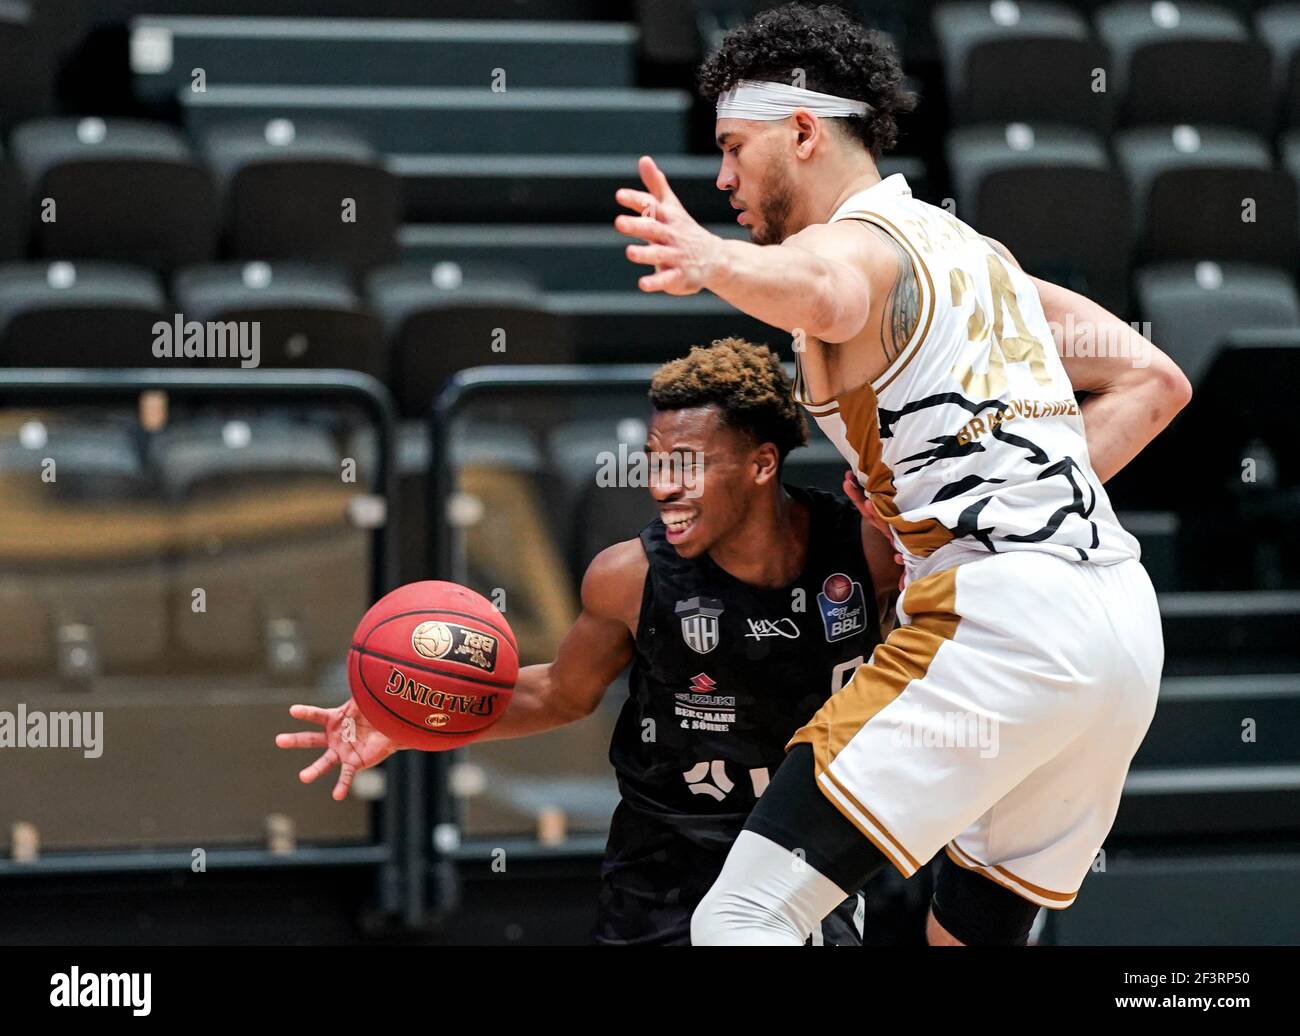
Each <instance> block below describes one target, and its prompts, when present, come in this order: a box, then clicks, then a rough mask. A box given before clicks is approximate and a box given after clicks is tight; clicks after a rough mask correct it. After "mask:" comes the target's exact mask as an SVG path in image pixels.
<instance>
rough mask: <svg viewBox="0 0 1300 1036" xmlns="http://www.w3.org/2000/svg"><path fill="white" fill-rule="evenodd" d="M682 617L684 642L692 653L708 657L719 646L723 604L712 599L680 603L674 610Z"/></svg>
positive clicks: (702, 598)
mask: <svg viewBox="0 0 1300 1036" xmlns="http://www.w3.org/2000/svg"><path fill="white" fill-rule="evenodd" d="M674 610H675V611H676V612H677V614H678V615H680V616H681V617H682V640H684V641H686V646H687V647H688V648H690V649H691V650H692V651H695V652H698V653H699V654H701V655H707V654H708V653H709V652H710V651H712V650H713V649H714V648H715V647H717V646H718V616H719V615H721V614H722V602H721V601H717V600H714V599H713V598H712V597H692V598H690V599H689V600H686V601H678V602H677V607H676V609H674Z"/></svg>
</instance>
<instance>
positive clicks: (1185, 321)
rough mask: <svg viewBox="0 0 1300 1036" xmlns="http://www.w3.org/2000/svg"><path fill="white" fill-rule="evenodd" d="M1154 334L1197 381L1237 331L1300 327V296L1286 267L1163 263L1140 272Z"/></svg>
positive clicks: (1141, 296)
mask: <svg viewBox="0 0 1300 1036" xmlns="http://www.w3.org/2000/svg"><path fill="white" fill-rule="evenodd" d="M1134 281H1135V285H1136V293H1137V297H1138V304H1139V306H1140V309H1141V313H1142V318H1143V319H1144V320H1148V321H1150V323H1151V340H1152V341H1153V342H1155V344H1156V345H1157V346H1159V347H1160V348H1161V349H1162V350H1164V351H1165V352H1166V353H1168V354H1169V355H1170V356H1171V357H1172V358H1173V360H1174V361H1175V362H1176V363H1177V364H1178V366H1179V367H1180V368H1182V371H1183V373H1184V374H1186V375H1187V378H1188V380H1189V381H1191V383H1192V385H1193V386H1198V385H1200V384H1201V381H1202V379H1203V378H1204V376H1205V373H1206V372H1207V371H1208V370H1209V367H1210V363H1211V362H1212V361H1213V359H1214V355H1215V353H1216V352H1217V351H1218V349H1219V348H1220V347H1221V346H1222V345H1223V343H1224V341H1225V339H1226V338H1227V336H1228V335H1229V333H1231V332H1232V331H1236V330H1243V329H1247V328H1258V329H1272V330H1278V329H1285V328H1300V297H1297V294H1296V287H1295V282H1294V281H1293V279H1292V278H1291V277H1290V276H1289V275H1288V274H1286V273H1284V272H1283V271H1281V270H1273V269H1268V268H1266V267H1258V266H1251V265H1249V264H1245V263H1215V262H1210V261H1208V260H1203V261H1201V262H1199V263H1162V264H1159V265H1156V266H1148V267H1144V268H1142V269H1140V270H1138V271H1137V272H1136V274H1135V275H1134Z"/></svg>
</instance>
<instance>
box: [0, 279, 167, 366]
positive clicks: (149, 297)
mask: <svg viewBox="0 0 1300 1036" xmlns="http://www.w3.org/2000/svg"><path fill="white" fill-rule="evenodd" d="M169 309H170V307H169V305H168V303H167V300H166V296H165V295H164V294H163V290H162V285H161V284H160V283H159V281H158V278H157V277H156V276H155V275H154V274H152V273H150V272H149V271H147V270H141V269H138V268H135V267H131V266H125V265H122V264H118V263H101V262H85V263H71V262H66V261H60V262H53V263H7V264H5V265H3V266H0V366H5V367H152V366H155V365H156V364H157V363H158V362H159V361H158V360H157V359H156V358H155V357H154V354H153V348H152V346H153V342H154V338H155V330H154V326H155V325H156V324H157V323H158V322H159V321H164V322H167V323H170V322H171V320H172V316H171V314H170V312H169Z"/></svg>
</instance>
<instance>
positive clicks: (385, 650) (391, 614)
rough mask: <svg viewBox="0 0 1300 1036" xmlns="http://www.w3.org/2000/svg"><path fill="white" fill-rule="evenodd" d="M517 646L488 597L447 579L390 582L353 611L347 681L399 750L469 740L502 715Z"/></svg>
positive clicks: (513, 673)
mask: <svg viewBox="0 0 1300 1036" xmlns="http://www.w3.org/2000/svg"><path fill="white" fill-rule="evenodd" d="M518 675H519V649H518V647H517V646H516V643H515V637H514V634H513V633H512V632H511V631H510V626H509V624H508V623H507V622H506V620H505V616H503V615H502V614H501V613H500V612H499V611H497V609H496V608H495V607H493V605H492V602H491V601H489V600H488V599H487V598H486V597H483V596H482V595H481V594H477V593H475V592H474V591H473V590H470V589H467V588H466V587H463V586H460V585H458V584H456V583H445V582H437V581H432V580H430V581H425V582H420V583H408V584H407V585H406V586H401V587H398V588H397V589H396V590H394V591H393V592H392V593H390V594H387V595H386V596H384V597H383V598H381V599H380V600H379V601H378V602H376V603H375V605H374V606H373V607H371V609H370V610H369V611H368V612H366V614H365V615H364V616H363V617H362V619H361V622H360V623H359V624H358V625H357V629H356V632H355V633H354V634H353V636H352V647H351V650H350V651H349V652H348V682H349V683H350V684H351V687H352V697H353V698H354V699H355V700H356V703H357V706H358V707H359V708H360V709H361V712H362V714H363V715H364V716H365V717H366V719H367V720H369V721H370V722H371V723H372V724H373V725H374V726H375V727H376V728H377V729H378V730H380V731H382V732H383V733H384V734H386V735H387V736H388V737H390V738H392V739H393V740H394V741H396V742H397V743H398V744H400V745H403V746H405V747H407V748H420V749H424V750H425V751H433V752H441V751H446V750H447V749H450V748H457V747H459V746H461V745H465V744H468V743H469V742H471V741H473V740H474V739H475V738H477V737H479V736H480V735H481V734H482V733H483V731H485V730H487V729H488V727H490V726H492V724H493V723H495V722H496V721H497V720H498V719H500V718H501V716H502V715H503V714H504V713H505V711H506V707H507V706H508V705H509V704H510V699H511V697H512V696H513V694H514V686H515V679H516V677H517V676H518Z"/></svg>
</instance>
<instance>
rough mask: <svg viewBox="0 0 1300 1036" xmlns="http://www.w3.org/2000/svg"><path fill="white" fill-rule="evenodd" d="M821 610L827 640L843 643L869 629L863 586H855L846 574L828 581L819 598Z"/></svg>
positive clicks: (828, 578) (856, 584)
mask: <svg viewBox="0 0 1300 1036" xmlns="http://www.w3.org/2000/svg"><path fill="white" fill-rule="evenodd" d="M817 607H818V608H820V609H821V613H822V625H823V626H825V627H826V639H827V640H829V641H836V640H843V639H845V638H846V637H851V636H853V634H855V633H859V632H861V631H862V630H864V629H866V626H867V608H866V604H865V602H864V599H863V596H862V584H861V583H858V582H854V581H853V580H852V579H850V578H849V577H848V576H846V575H845V574H844V573H843V572H836V573H835V574H834V575H830V576H827V577H826V582H824V583H822V592H821V593H819V594H818V595H817Z"/></svg>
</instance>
